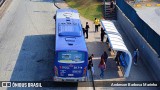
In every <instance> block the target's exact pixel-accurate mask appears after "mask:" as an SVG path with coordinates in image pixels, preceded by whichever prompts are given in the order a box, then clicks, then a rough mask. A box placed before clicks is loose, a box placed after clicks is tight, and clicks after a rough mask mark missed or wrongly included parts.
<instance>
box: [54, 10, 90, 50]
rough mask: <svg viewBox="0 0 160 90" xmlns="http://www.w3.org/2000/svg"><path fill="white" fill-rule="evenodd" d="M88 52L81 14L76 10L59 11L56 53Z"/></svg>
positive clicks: (57, 15)
mask: <svg viewBox="0 0 160 90" xmlns="http://www.w3.org/2000/svg"><path fill="white" fill-rule="evenodd" d="M61 50H78V51H87V47H86V43H85V39H84V36H83V32H82V26H81V21H80V18H79V13H78V11H77V10H74V9H58V10H57V13H56V51H61Z"/></svg>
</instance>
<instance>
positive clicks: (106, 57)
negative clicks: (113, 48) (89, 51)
mask: <svg viewBox="0 0 160 90" xmlns="http://www.w3.org/2000/svg"><path fill="white" fill-rule="evenodd" d="M103 57H104V61H105V63H107V59H108V54H107V52H106V51H104V53H103Z"/></svg>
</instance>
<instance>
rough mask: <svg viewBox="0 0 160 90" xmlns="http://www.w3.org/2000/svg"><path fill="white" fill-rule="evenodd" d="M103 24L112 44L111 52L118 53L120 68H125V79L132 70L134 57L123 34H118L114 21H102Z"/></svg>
mask: <svg viewBox="0 0 160 90" xmlns="http://www.w3.org/2000/svg"><path fill="white" fill-rule="evenodd" d="M101 24H102V27H103V29H104V32H105V33H106V37H107V41H108V42H109V44H110V48H111V50H113V51H115V52H116V57H117V56H118V60H119V63H120V66H121V67H123V73H124V77H128V76H129V73H130V69H131V64H132V57H131V54H130V52H129V51H128V49H127V47H126V45H125V43H124V41H123V39H122V36H121V34H120V33H119V32H118V30H117V28H116V26H115V25H114V23H113V22H112V21H110V20H101ZM118 54H119V55H118Z"/></svg>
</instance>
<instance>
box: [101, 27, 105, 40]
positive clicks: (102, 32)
mask: <svg viewBox="0 0 160 90" xmlns="http://www.w3.org/2000/svg"><path fill="white" fill-rule="evenodd" d="M104 35H105V32H104V29H103V28H101V42H103V39H104Z"/></svg>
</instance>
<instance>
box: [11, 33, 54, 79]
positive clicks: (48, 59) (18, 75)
mask: <svg viewBox="0 0 160 90" xmlns="http://www.w3.org/2000/svg"><path fill="white" fill-rule="evenodd" d="M54 38H55V36H54V35H31V36H26V37H25V38H24V41H23V44H22V47H21V49H20V53H19V56H18V59H17V62H16V64H15V66H14V70H13V72H12V76H11V79H10V81H44V80H52V75H53V59H54Z"/></svg>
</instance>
